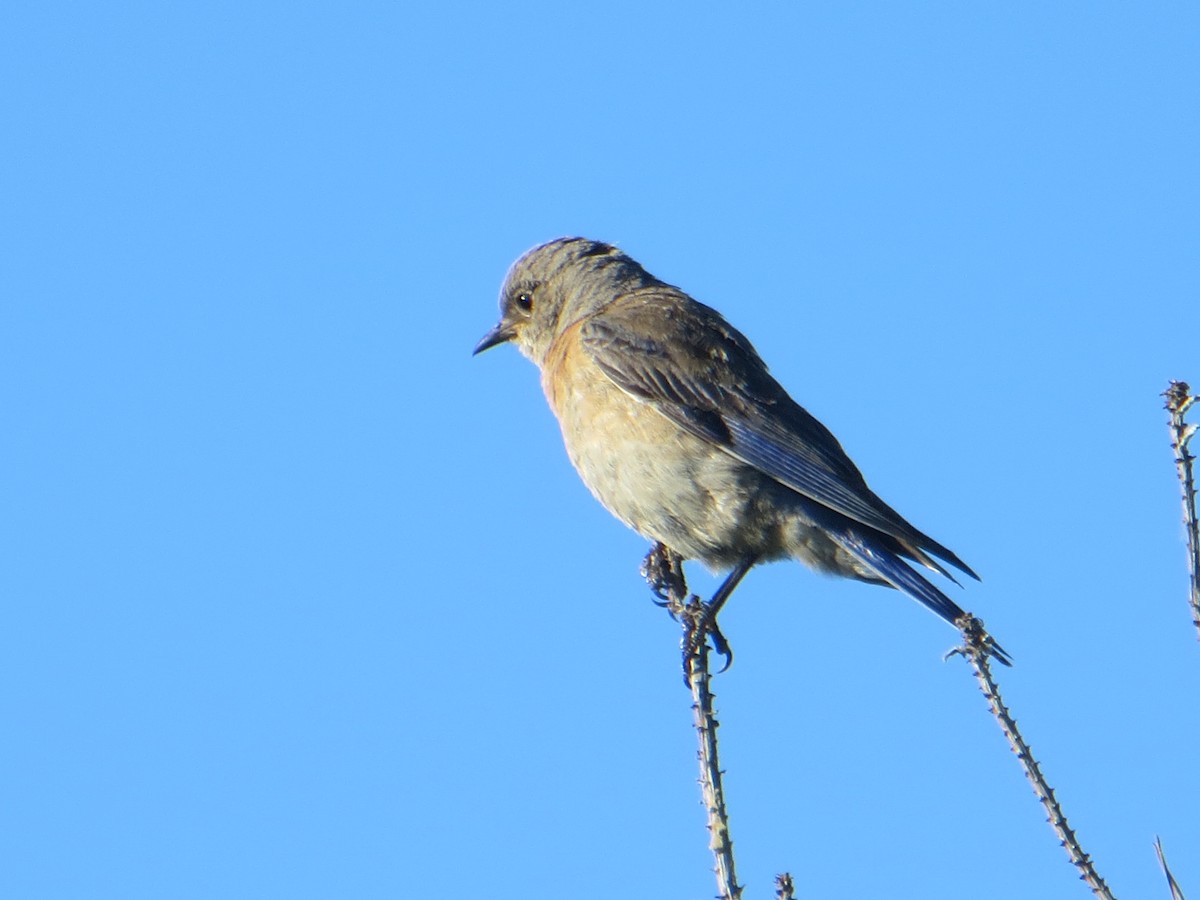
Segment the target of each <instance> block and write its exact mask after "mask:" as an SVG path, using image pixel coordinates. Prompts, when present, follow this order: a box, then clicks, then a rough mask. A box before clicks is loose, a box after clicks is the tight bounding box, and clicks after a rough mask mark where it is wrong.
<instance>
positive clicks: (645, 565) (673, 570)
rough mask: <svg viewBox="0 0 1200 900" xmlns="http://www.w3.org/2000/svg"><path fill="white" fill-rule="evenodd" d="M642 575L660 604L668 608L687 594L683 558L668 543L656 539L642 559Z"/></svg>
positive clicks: (657, 603) (656, 602) (656, 601)
mask: <svg viewBox="0 0 1200 900" xmlns="http://www.w3.org/2000/svg"><path fill="white" fill-rule="evenodd" d="M641 573H642V577H643V578H645V579H646V583H647V584H648V585H650V591H651V592H652V593H653V594H654V596H655V597H656V598H657V599H656V600H655V601H654V602H655V604H656V605H658V606H665V607H667V608H668V609H669V608H670V607H671V606H672V604H673V603H678V602H682V599H683V598H684V597H686V596H687V581H686V580H685V579H684V577H683V559H682V558H681V557H680V556H679V555H678V554H677V553H675V551H673V550H672V549H671V548H670V547H668V546H667V545H666V544H663V543H660V542H658V541H656V542H655V543H654V545H653V546H652V547H651V548H650V552H649V553H647V554H646V558H645V559H644V560H642V567H641Z"/></svg>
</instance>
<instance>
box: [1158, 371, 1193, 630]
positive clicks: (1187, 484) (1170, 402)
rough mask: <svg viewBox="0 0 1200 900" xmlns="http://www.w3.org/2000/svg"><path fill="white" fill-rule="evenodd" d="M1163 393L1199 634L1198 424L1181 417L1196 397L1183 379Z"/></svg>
mask: <svg viewBox="0 0 1200 900" xmlns="http://www.w3.org/2000/svg"><path fill="white" fill-rule="evenodd" d="M1163 396H1164V397H1166V398H1167V411H1168V412H1170V413H1171V423H1170V428H1171V449H1172V450H1174V451H1175V469H1176V471H1177V472H1178V473H1179V482H1180V484H1181V485H1182V487H1183V527H1184V530H1185V531H1186V532H1187V545H1188V572H1189V574H1190V575H1191V598H1190V602H1191V607H1192V623H1193V624H1194V625H1195V626H1196V635H1197V637H1200V525H1197V523H1196V479H1195V474H1194V472H1193V471H1192V463H1194V462H1195V461H1196V457H1194V456H1192V454H1191V453H1189V452H1188V442H1189V441H1191V439H1192V435H1194V434H1195V433H1196V427H1197V426H1195V425H1189V424H1187V422H1186V421H1185V418H1184V417H1185V416H1186V415H1187V412H1188V410H1189V409H1190V408H1191V406H1192V404H1193V403H1195V402H1196V398H1195V397H1193V396H1192V394H1191V388H1190V387H1189V386H1188V383H1187V382H1186V381H1172V382H1171V385H1170V387H1168V388H1167V390H1166V391H1165V392H1164V393H1163Z"/></svg>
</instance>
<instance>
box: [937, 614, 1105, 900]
mask: <svg viewBox="0 0 1200 900" xmlns="http://www.w3.org/2000/svg"><path fill="white" fill-rule="evenodd" d="M955 624H956V625H958V628H959V630H960V631H961V632H962V636H963V640H964V644H963V646H961V647H959V648H957V649H956V650H952V651H951V653H952V654H953V653H957V654H959V655H961V656H962V657H963V658H964V659H966V660H967V662H969V663H970V664H971V668H972V669H974V670H975V678H976V679H977V680H978V681H979V689H980V690H981V691H983V696H984V697H985V698H986V699H987V702H988V706H989V707H991V710H992V715H994V716H995V717H996V721H997V722H999V723H1000V728H1001V730H1002V731H1003V732H1004V736H1005V737H1006V738H1008V743H1009V745H1011V747H1012V749H1013V752H1014V753H1016V754H1017V759H1018V760H1019V761H1020V763H1021V768H1022V769H1024V770H1025V777H1027V778H1028V779H1029V783H1030V784H1031V785H1033V792H1034V794H1036V795H1037V798H1038V800H1039V801H1041V804H1042V806H1044V807H1045V808H1046V813H1047V815H1048V816H1049V819H1048V821H1049V822H1050V826H1051V827H1052V828H1053V829H1054V831H1055V833H1056V834H1057V835H1058V837H1059V840H1060V841H1062V845H1063V847H1064V848H1065V849H1066V851H1067V855H1068V856H1069V857H1070V858H1071V863H1072V864H1073V865H1074V866H1075V868H1077V869H1078V870H1079V873H1080V875H1079V877H1080V878H1081V879H1083V880H1084V881H1085V882H1087V884H1088V886H1089V887H1090V888H1091V889H1092V892H1093V893H1094V894H1095V895H1096V896H1097V897H1102V898H1104V900H1115V898H1114V897H1113V895H1112V892H1111V891H1109V889H1108V885H1106V884H1105V883H1104V879H1103V878H1101V877H1100V874H1099V873H1098V872H1097V871H1096V867H1095V866H1094V865H1093V864H1092V860H1091V857H1089V856H1088V855H1087V854H1086V853H1084V852H1083V847H1081V846H1080V845H1079V840H1078V838H1076V837H1075V832H1074V831H1073V830H1072V829H1071V826H1070V825H1069V824H1068V823H1067V817H1066V816H1065V815H1063V811H1062V807H1061V806H1059V803H1058V800H1057V799H1056V798H1055V796H1054V789H1053V788H1051V787H1050V785H1049V784H1048V783H1047V782H1046V777H1045V776H1044V775H1043V774H1042V769H1041V766H1039V765H1038V762H1037V760H1035V759H1034V758H1033V751H1032V750H1030V749H1029V745H1028V744H1027V743H1025V738H1024V737H1022V736H1021V732H1020V731H1018V730H1017V720H1016V719H1014V718H1013V717H1012V714H1011V713H1010V712H1009V711H1008V707H1007V706H1005V705H1004V701H1003V699H1001V697H1000V688H999V687H998V686H997V684H996V680H995V678H994V677H993V676H992V670H991V666H990V664H989V661H988V653H989V652H988V647H989V645H990V644H991V636H990V635H989V634H988V633H987V631H985V630H984V627H983V623H982V622H980V621H979V620H978V619H977V618H975V617H974V616H972V615H971V614H970V613H967V614H966V615H964V616H962V617H961V618H960V619H959V620H958V622H956V623H955Z"/></svg>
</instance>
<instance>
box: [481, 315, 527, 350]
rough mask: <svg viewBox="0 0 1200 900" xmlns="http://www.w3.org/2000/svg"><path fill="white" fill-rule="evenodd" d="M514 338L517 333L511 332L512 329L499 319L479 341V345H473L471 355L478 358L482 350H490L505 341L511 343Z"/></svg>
mask: <svg viewBox="0 0 1200 900" xmlns="http://www.w3.org/2000/svg"><path fill="white" fill-rule="evenodd" d="M516 336H517V333H516V332H515V331H513V327H512V326H511V325H509V324H508V323H507V322H505V321H504V320H503V319H501V320H500V321H499V322H497V323H496V327H495V328H493V329H492V330H491V331H489V332H488V333H487V334H485V335H484V336H483V337H482V338H481V339H480V341H479V343H478V344H476V345H475V349H474V350H473V351H471V355H472V356H478V355H479V354H480V353H482V352H483V351H484V350H490V349H491V348H492V347H495V346H496V345H497V344H503V343H505V342H507V341H511V340H512V339H513V338H515V337H516Z"/></svg>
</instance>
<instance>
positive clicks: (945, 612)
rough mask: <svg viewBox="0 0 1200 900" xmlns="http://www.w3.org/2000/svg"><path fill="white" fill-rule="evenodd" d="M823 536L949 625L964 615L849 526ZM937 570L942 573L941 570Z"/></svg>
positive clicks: (997, 654) (998, 650)
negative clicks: (826, 536)
mask: <svg viewBox="0 0 1200 900" xmlns="http://www.w3.org/2000/svg"><path fill="white" fill-rule="evenodd" d="M826 533H827V534H828V535H829V537H831V538H832V539H833V540H834V541H835V542H836V543H837V545H838V546H839V547H841V548H842V549H843V550H845V551H846V552H847V553H849V554H850V555H851V556H853V557H854V558H855V559H857V560H858V561H859V562H860V563H862V564H863V565H864V566H866V567H867V568H868V569H869V570H871V571H872V572H874V573H875V574H876V575H878V576H879V578H880V579H881V580H883V581H886V582H887V583H888V584H890V585H891V586H892V587H894V588H896V589H897V590H899V591H903V592H904V593H906V594H908V596H910V597H912V598H913V599H914V600H917V601H919V602H920V603H922V604H924V605H925V606H927V607H928V608H929V609H931V610H933V611H934V612H935V613H937V614H938V615H939V616H941V617H942V618H943V619H945V620H946V621H947V622H949V623H950V624H951V625H954V626H955V627H958V620H959V618H961V617H962V616H963V615H965V613H964V612H963V610H962V608H961V607H960V606H959V605H958V604H957V603H955V602H954V601H953V600H951V599H950V598H949V597H947V596H946V595H945V594H943V593H942V592H941V591H939V590H938V589H937V588H936V587H934V586H933V585H932V584H930V583H929V582H928V581H926V580H925V578H924V577H922V576H921V575H920V574H919V573H917V572H916V571H915V570H913V569H912V567H911V566H909V565H908V563H906V562H905V561H904V560H903V559H901V558H900V557H899V556H898V555H897V554H896V553H893V552H892V551H891V550H889V549H887V548H886V547H882V546H880V544H879V542H878V541H875V540H870V539H868V538H866V537H864V536H863V535H862V534H861V533H859V531H858V529H856V528H854V527H853V526H852V525H846V526H843V527H841V528H827V530H826ZM937 568H938V569H939V570H940V569H941V567H940V566H939V567H937ZM989 649H990V650H991V654H992V656H993V657H994V658H995V659H997V660H999V661H1000V662H1001V663H1003V664H1004V665H1006V666H1011V665H1012V658H1011V657H1010V656H1009V655H1008V654H1007V653H1006V652H1005V651H1004V648H1002V647H1001V646H1000V645H999V644H997V643H996V642H995V641H993V642H991V644H990V647H989Z"/></svg>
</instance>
